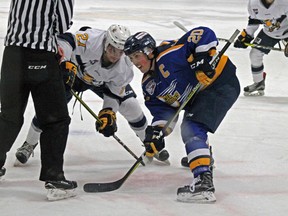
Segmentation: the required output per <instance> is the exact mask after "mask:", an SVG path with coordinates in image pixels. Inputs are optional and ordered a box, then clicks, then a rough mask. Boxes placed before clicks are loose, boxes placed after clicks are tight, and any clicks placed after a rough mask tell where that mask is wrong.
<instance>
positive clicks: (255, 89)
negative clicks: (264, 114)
mask: <svg viewBox="0 0 288 216" xmlns="http://www.w3.org/2000/svg"><path fill="white" fill-rule="evenodd" d="M265 78H266V73H265V72H264V73H263V80H262V81H260V82H257V83H253V84H252V85H249V86H246V87H245V88H244V96H263V95H264V90H265Z"/></svg>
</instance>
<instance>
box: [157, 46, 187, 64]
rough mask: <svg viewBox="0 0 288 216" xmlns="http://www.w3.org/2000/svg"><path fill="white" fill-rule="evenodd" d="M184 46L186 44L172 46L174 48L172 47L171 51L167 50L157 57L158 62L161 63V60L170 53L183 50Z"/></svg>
mask: <svg viewBox="0 0 288 216" xmlns="http://www.w3.org/2000/svg"><path fill="white" fill-rule="evenodd" d="M183 46H184V44H179V45H175V46H172V47H170V48H169V49H166V50H165V51H163V52H161V53H160V54H159V55H158V56H157V58H156V61H159V60H160V58H162V57H163V56H165V55H166V54H168V53H170V52H173V51H175V50H178V49H181V48H182V47H183Z"/></svg>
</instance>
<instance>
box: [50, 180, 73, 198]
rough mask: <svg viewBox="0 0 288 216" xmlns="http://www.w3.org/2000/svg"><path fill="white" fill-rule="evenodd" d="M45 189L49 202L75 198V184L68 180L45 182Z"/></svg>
mask: <svg viewBox="0 0 288 216" xmlns="http://www.w3.org/2000/svg"><path fill="white" fill-rule="evenodd" d="M45 188H46V189H47V190H48V192H47V198H48V200H49V201H55V200H61V199H67V198H69V197H73V196H76V192H75V189H76V188H77V182H76V181H68V180H61V181H46V182H45Z"/></svg>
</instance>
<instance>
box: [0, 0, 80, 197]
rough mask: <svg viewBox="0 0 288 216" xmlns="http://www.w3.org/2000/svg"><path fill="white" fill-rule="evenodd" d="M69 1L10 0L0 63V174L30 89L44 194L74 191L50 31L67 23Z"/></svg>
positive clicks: (66, 117)
mask: <svg viewBox="0 0 288 216" xmlns="http://www.w3.org/2000/svg"><path fill="white" fill-rule="evenodd" d="M73 4H74V0H11V5H10V12H9V17H8V28H7V35H6V38H5V49H4V52H3V60H2V68H1V81H0V99H1V113H0V178H1V177H3V176H4V175H5V171H6V169H5V168H4V164H5V161H6V157H7V156H6V153H7V152H8V151H9V150H10V149H11V147H12V145H13V143H14V141H15V139H16V138H17V136H18V134H19V132H20V129H21V127H22V125H23V120H24V118H23V115H24V112H25V109H26V106H27V102H28V97H29V93H30V92H31V96H32V99H33V102H34V108H35V111H36V115H37V118H38V120H39V124H40V125H39V126H40V128H41V130H42V131H43V132H42V133H41V137H40V145H41V173H40V178H39V179H40V180H41V181H44V182H45V188H46V189H48V195H47V197H48V199H49V200H56V199H63V198H68V197H70V196H74V195H75V193H73V192H74V190H75V188H76V187H77V183H76V182H75V181H68V180H66V179H65V177H64V171H63V155H64V151H65V148H66V142H67V136H68V132H69V124H70V117H69V114H68V109H67V104H66V99H65V90H64V89H65V88H64V84H63V81H62V74H61V71H60V69H59V64H58V60H57V57H56V54H57V52H58V50H57V41H56V36H57V35H58V34H62V33H64V32H65V31H67V30H68V29H69V28H70V26H71V24H72V21H71V19H72V16H73ZM52 189H53V190H52ZM61 190H62V193H61ZM63 190H65V193H63ZM55 191H56V192H55ZM49 192H50V194H49ZM57 192H58V193H60V195H59V194H55V193H57ZM51 193H52V194H51Z"/></svg>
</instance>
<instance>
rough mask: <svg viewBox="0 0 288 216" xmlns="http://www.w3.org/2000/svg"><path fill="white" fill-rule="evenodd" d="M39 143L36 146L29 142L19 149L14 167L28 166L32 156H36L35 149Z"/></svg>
mask: <svg viewBox="0 0 288 216" xmlns="http://www.w3.org/2000/svg"><path fill="white" fill-rule="evenodd" d="M37 144H38V143H36V144H35V145H31V144H29V143H27V142H24V143H23V145H22V146H21V147H20V148H18V149H17V152H16V154H15V156H16V161H15V163H14V166H20V165H23V164H26V163H27V161H28V159H29V158H30V156H31V155H32V157H33V156H34V149H35V147H36V146H37Z"/></svg>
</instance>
